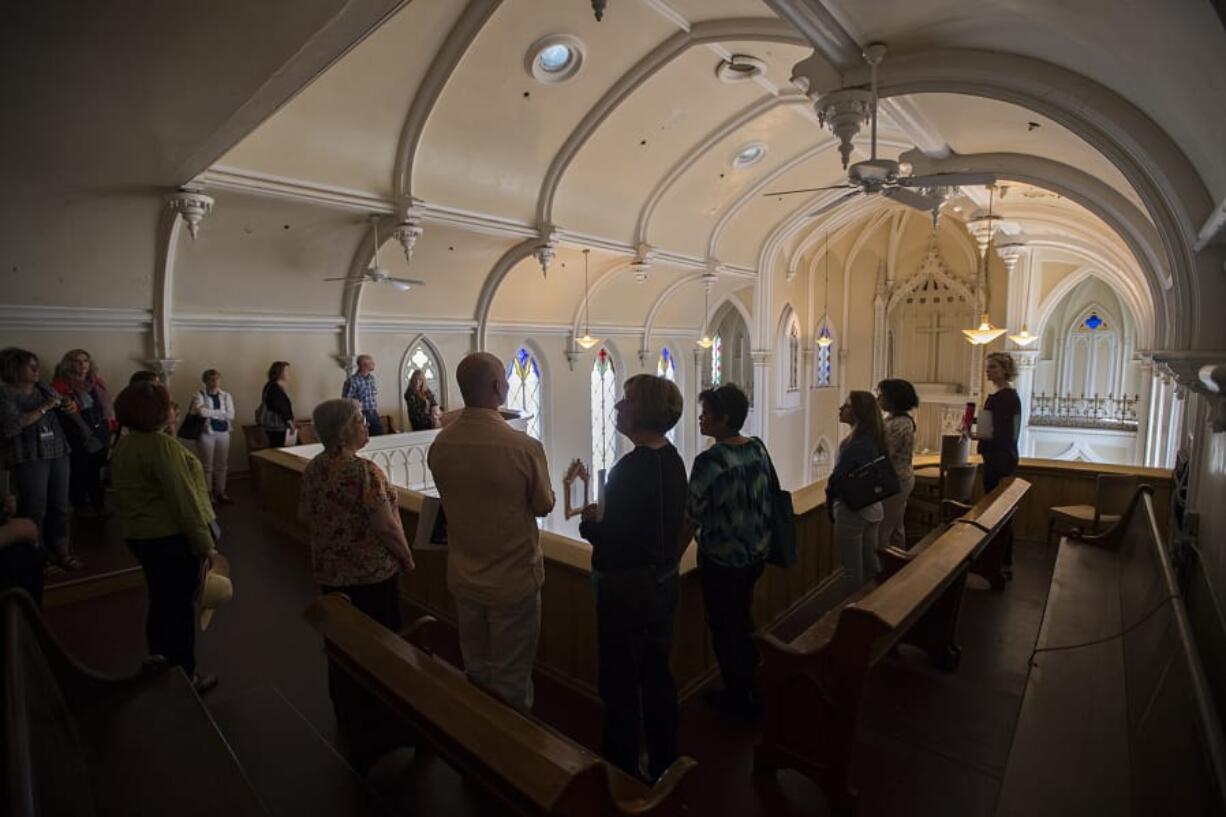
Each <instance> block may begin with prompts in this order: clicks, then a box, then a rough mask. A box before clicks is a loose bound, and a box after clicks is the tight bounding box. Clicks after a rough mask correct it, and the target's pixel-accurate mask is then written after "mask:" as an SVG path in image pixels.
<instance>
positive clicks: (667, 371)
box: [656, 346, 677, 445]
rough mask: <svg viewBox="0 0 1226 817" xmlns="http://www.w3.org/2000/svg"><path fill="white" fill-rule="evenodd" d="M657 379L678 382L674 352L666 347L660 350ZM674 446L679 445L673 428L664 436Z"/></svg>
mask: <svg viewBox="0 0 1226 817" xmlns="http://www.w3.org/2000/svg"><path fill="white" fill-rule="evenodd" d="M656 377H662V378H664V379H665V380H667V381H668V382H670V383H676V382H677V362H676V361H675V360H673V353H672V350H671V349H669V348H668V347H667V346H665V347H664V348H663V349H661V350H660V359H659V360H658V361H656ZM664 436H665V437H667V438H668V441H669V442H670V443H672V444H673V445H676V444H677V427H676V426H673V427H672V428H670V429H669V430H668V431H667V432H665V434H664Z"/></svg>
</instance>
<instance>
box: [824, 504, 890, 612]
mask: <svg viewBox="0 0 1226 817" xmlns="http://www.w3.org/2000/svg"><path fill="white" fill-rule="evenodd" d="M882 516H883V514H882V510H881V503H880V502H874V503H873V504H872V505H867V506H865V507H863V508H861V509H860V510H858V511H853V510H852V509H851V508H849V507H847V506H846V505H844V504H843V503H842V502H840V501H838V500H835V503H834V542H835V544H836V545H837V546H838V548H839V552H840V553H841V554H842V556H843V570H844V571H845V572H846V587H847V593H848V594H851V593H854V592H856V591H857V590H859V589H860V588H861V587H863V586H864V585H865V584H866V583H868V582H869V581H872V580H873V579H874V578H876V576H877V571H879V570H880V569H881V563H880V562H878V561H877V530H878V528H880V527H881V517H882Z"/></svg>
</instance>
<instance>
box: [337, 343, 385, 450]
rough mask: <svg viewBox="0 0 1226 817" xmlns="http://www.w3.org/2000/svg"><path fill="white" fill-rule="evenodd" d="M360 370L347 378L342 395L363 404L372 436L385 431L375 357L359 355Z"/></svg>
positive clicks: (363, 410) (363, 414)
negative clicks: (376, 380) (376, 378)
mask: <svg viewBox="0 0 1226 817" xmlns="http://www.w3.org/2000/svg"><path fill="white" fill-rule="evenodd" d="M357 364H358V370H357V371H356V372H355V373H353V374H351V375H350V376H349V377H347V378H345V385H343V386H341V397H345V398H348V399H349V400H357V401H358V402H359V403H360V404H361V405H362V417H363V418H365V420H366V429H367V431H369V432H370V436H372V437H378V436H379V435H380V434H382V433H383V421H382V420H380V419H379V384H378V383H376V382H375V359H374V358H373V357H371V356H370V355H358V359H357Z"/></svg>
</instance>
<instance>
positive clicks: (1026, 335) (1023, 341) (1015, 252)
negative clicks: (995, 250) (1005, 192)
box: [1001, 240, 1039, 349]
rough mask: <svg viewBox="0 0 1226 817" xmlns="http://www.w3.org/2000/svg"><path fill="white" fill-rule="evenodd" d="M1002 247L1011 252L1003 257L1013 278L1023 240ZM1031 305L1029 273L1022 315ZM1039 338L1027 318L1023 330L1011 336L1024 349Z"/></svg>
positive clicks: (1023, 298)
mask: <svg viewBox="0 0 1226 817" xmlns="http://www.w3.org/2000/svg"><path fill="white" fill-rule="evenodd" d="M1002 249H1004V250H1005V251H1006V252H1007V253H1009V254H1008V255H1002V256H1001V257H1002V258H1003V259H1004V260H1005V266H1007V267H1008V269H1009V277H1010V278H1012V277H1013V270H1014V268H1015V267H1016V266H1017V259H1018V256H1019V255H1020V253H1021V249H1022V244H1021V242H1019V241H1016V240H1015V241H1013V242H1011V243H1009V244H1006V245H1005V246H1004V247H1003V248H1002ZM1029 305H1030V276H1029V275H1027V276H1026V289H1025V293H1024V294H1023V296H1022V315H1023V316H1024V315H1025V314H1026V312H1027V310H1028V309H1029ZM1038 339H1039V336H1038V335H1032V334H1030V329H1029V328H1028V327H1027V326H1026V321H1025V320H1023V321H1022V331H1021V332H1018V333H1017V334H1015V335H1010V336H1009V340H1011V341H1013V342H1014V343H1015V344H1017V345H1018V346H1021V347H1022V348H1023V349H1025V348H1026V347H1028V346H1030V345H1031V344H1033V343H1034V342H1035V341H1037V340H1038Z"/></svg>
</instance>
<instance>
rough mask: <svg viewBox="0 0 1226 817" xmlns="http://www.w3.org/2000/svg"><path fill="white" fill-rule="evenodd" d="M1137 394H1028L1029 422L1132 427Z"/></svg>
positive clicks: (1135, 426) (1053, 424)
mask: <svg viewBox="0 0 1226 817" xmlns="http://www.w3.org/2000/svg"><path fill="white" fill-rule="evenodd" d="M1140 400H1141V396H1140V395H1139V394H1137V395H1133V396H1131V397H1129V396H1128V395H1126V394H1124V395H1120V396H1119V397H1116V396H1115V395H1113V394H1108V395H1107V396H1106V397H1100V396H1099V395H1097V394H1093V395H1087V394H1082V395H1081V396H1077V395H1074V394H1050V395H1049V394H1047V393H1046V392H1044V393H1041V394H1036V395H1033V396H1032V397H1031V398H1030V425H1032V426H1056V427H1064V428H1104V429H1111V430H1115V431H1136V429H1137V404H1138V403H1139V402H1140Z"/></svg>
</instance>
